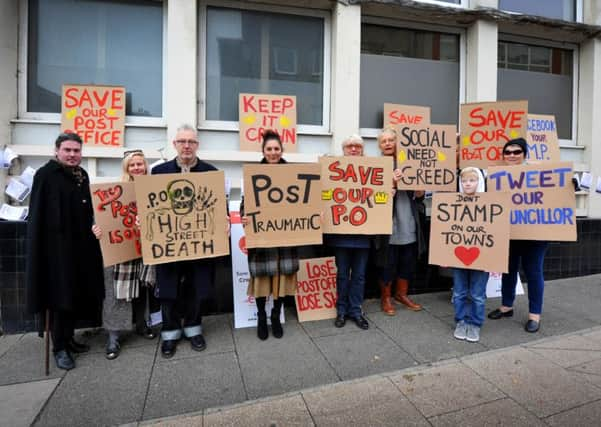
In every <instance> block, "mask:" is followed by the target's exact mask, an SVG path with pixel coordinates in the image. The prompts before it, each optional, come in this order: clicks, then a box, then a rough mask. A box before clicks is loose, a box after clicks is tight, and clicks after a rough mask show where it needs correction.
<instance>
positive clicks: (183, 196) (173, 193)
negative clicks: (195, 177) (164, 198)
mask: <svg viewBox="0 0 601 427" xmlns="http://www.w3.org/2000/svg"><path fill="white" fill-rule="evenodd" d="M167 194H169V200H170V201H171V208H172V209H173V212H174V213H175V214H176V215H186V214H188V213H190V212H192V209H193V208H194V184H193V183H192V182H190V181H188V180H187V179H177V180H175V181H172V182H170V183H169V185H168V186H167Z"/></svg>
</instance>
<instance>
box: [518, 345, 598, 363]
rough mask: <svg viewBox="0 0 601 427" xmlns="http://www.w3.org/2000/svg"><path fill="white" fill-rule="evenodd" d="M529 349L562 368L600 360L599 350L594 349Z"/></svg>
mask: <svg viewBox="0 0 601 427" xmlns="http://www.w3.org/2000/svg"><path fill="white" fill-rule="evenodd" d="M530 351H532V352H534V353H536V354H540V355H541V356H543V357H544V358H545V359H547V360H550V361H552V362H553V363H556V364H558V365H559V366H561V367H562V368H569V367H571V366H577V365H581V364H583V363H585V362H591V361H593V360H601V351H594V350H563V349H556V348H530Z"/></svg>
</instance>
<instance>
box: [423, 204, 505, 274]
mask: <svg viewBox="0 0 601 427" xmlns="http://www.w3.org/2000/svg"><path fill="white" fill-rule="evenodd" d="M509 199H510V195H509V193H495V194H489V193H477V194H475V195H467V194H462V193H435V194H434V196H433V197H432V217H431V218H432V226H431V231H430V252H429V262H430V264H436V265H444V266H449V267H459V268H467V269H470V270H483V271H499V272H504V273H506V272H507V267H508V263H509V211H510V205H511V204H510V201H509Z"/></svg>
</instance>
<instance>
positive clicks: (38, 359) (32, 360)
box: [0, 333, 65, 385]
mask: <svg viewBox="0 0 601 427" xmlns="http://www.w3.org/2000/svg"><path fill="white" fill-rule="evenodd" d="M50 347H51V349H50V375H49V376H46V374H45V372H44V340H43V339H42V338H39V337H38V334H37V333H31V334H26V335H24V336H23V337H22V338H21V339H20V340H19V341H18V342H16V343H14V344H13V345H12V346H11V347H10V349H8V350H7V351H6V353H4V356H2V357H1V358H0V385H6V384H13V383H22V382H26V381H38V380H47V379H50V378H58V377H62V376H63V375H65V371H63V370H61V369H57V368H56V365H55V363H54V358H53V357H52V344H50Z"/></svg>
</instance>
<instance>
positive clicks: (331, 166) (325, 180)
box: [319, 156, 392, 234]
mask: <svg viewBox="0 0 601 427" xmlns="http://www.w3.org/2000/svg"><path fill="white" fill-rule="evenodd" d="M319 163H320V165H321V186H322V190H321V199H322V201H323V206H324V216H325V218H324V224H323V232H324V233H333V234H390V233H392V197H391V194H390V190H391V185H392V184H391V183H392V158H391V157H355V156H353V157H349V156H346V157H334V156H324V157H321V158H320V159H319Z"/></svg>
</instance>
